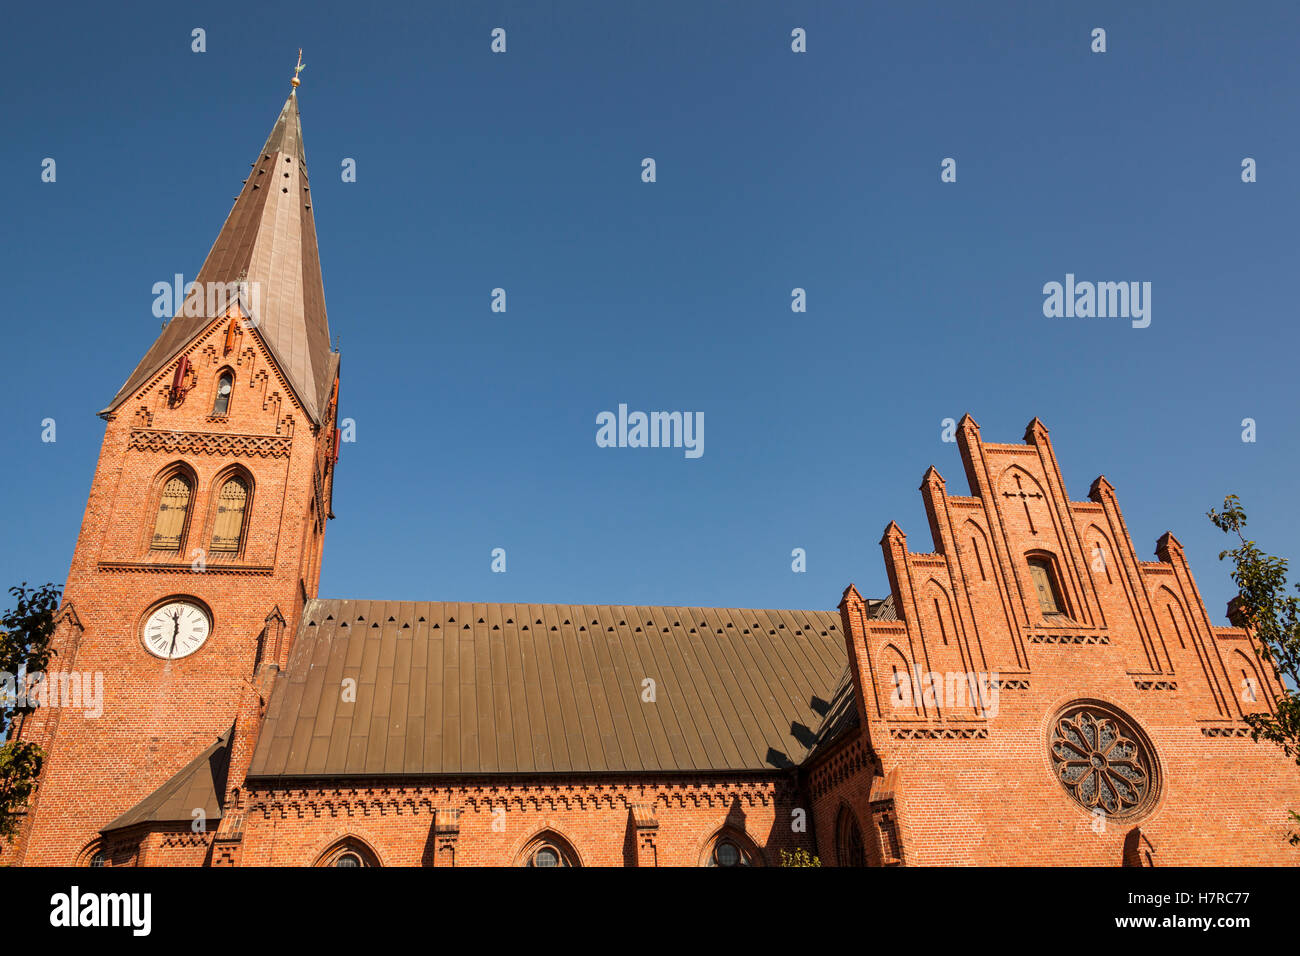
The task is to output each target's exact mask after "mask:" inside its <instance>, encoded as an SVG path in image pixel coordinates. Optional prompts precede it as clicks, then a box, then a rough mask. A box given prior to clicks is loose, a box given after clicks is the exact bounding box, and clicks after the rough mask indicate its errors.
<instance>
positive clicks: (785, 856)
mask: <svg viewBox="0 0 1300 956" xmlns="http://www.w3.org/2000/svg"><path fill="white" fill-rule="evenodd" d="M781 865H782V866H821V865H822V861H821V860H820V859H818V858H817V857H816V856H814V855H813V854H811V853H809V852H808V851H807V850H805V849H804V848H803V847H800V848H799V849H797V850H795V851H794V852H793V853H791V852H790V851H789V850H782V851H781Z"/></svg>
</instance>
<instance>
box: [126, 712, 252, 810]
mask: <svg viewBox="0 0 1300 956" xmlns="http://www.w3.org/2000/svg"><path fill="white" fill-rule="evenodd" d="M233 730H234V728H233V727H231V729H230V730H227V731H226V732H225V733H224V734H222V735H221V736H220V737H218V738H217V739H216V741H215V742H214V743H213V744H212V745H211V746H210V747H208V748H207V749H206V750H204V751H203V752H202V753H201V754H199V755H198V756H197V757H195V758H194V759H193V760H191V761H190V762H189V763H187V764H186V765H185V766H184V767H182V768H181V769H180V770H179V771H177V772H176V773H175V774H174V775H173V776H172V777H171V778H170V779H168V780H167V782H166V783H164V784H163V785H162V786H161V787H159V788H158V789H157V790H155V791H154V792H153V793H151V794H149V796H147V797H145V798H144V799H143V800H141V801H140V802H139V803H137V804H136V805H135V806H134V807H132V808H131V809H130V810H127V811H126V812H125V813H123V814H122V815H121V816H119V817H118V818H117V819H115V820H114V821H113V822H112V823H110V824H108V825H107V826H106V827H104V828H103V830H101V831H100V832H101V833H108V832H109V831H111V830H121V829H124V828H125V827H130V826H135V825H136V824H138V823H176V822H184V823H191V822H193V820H194V811H195V810H202V811H203V812H204V814H206V819H207V821H208V823H209V824H210V823H212V822H213V821H215V820H220V819H221V804H222V801H223V800H224V799H225V795H226V773H227V771H228V769H229V767H230V735H231V733H232V731H233Z"/></svg>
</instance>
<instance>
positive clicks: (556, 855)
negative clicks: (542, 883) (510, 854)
mask: <svg viewBox="0 0 1300 956" xmlns="http://www.w3.org/2000/svg"><path fill="white" fill-rule="evenodd" d="M519 865H520V866H577V865H578V858H577V855H576V854H575V853H574V852H573V848H572V847H571V846H569V845H568V843H566V842H565V841H564V840H562V839H561V838H560V837H558V836H556V835H555V834H554V833H543V834H541V835H540V836H537V837H535V838H534V839H533V840H531V841H530V842H529V843H528V845H527V846H526V847H524V851H523V852H522V853H521V854H520V855H519Z"/></svg>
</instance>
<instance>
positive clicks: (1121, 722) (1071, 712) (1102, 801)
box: [1048, 701, 1158, 817]
mask: <svg viewBox="0 0 1300 956" xmlns="http://www.w3.org/2000/svg"><path fill="white" fill-rule="evenodd" d="M1048 748H1049V752H1050V755H1051V761H1052V770H1053V771H1054V772H1055V774H1056V779H1057V780H1058V781H1060V783H1061V786H1063V787H1065V790H1066V792H1067V793H1069V795H1070V796H1071V797H1073V798H1074V801H1075V802H1076V803H1078V804H1079V805H1080V806H1081V807H1083V808H1084V809H1085V810H1091V811H1094V812H1096V811H1098V810H1100V811H1103V812H1105V814H1106V815H1107V816H1111V817H1130V816H1136V815H1137V814H1139V813H1142V812H1143V811H1145V810H1146V809H1147V808H1148V807H1149V806H1150V804H1151V802H1152V801H1153V800H1154V799H1155V796H1156V793H1157V790H1158V787H1157V784H1158V780H1157V773H1158V768H1157V766H1156V762H1155V759H1154V753H1153V751H1152V749H1151V744H1150V742H1149V741H1148V740H1147V738H1146V735H1145V734H1143V733H1142V732H1141V731H1140V730H1138V729H1137V727H1136V725H1134V724H1133V722H1132V721H1130V720H1129V719H1128V718H1127V717H1125V716H1123V715H1122V714H1120V713H1119V712H1118V711H1115V710H1112V709H1111V708H1109V707H1106V706H1104V705H1102V704H1099V703H1094V702H1091V701H1089V702H1083V703H1075V704H1071V705H1069V706H1068V707H1066V708H1065V709H1064V710H1063V711H1061V713H1060V714H1059V715H1057V717H1056V720H1055V721H1054V722H1053V724H1052V730H1051V734H1050V737H1049V740H1048Z"/></svg>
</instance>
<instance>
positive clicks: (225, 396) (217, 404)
mask: <svg viewBox="0 0 1300 956" xmlns="http://www.w3.org/2000/svg"><path fill="white" fill-rule="evenodd" d="M234 387H235V376H234V375H232V374H231V373H230V372H228V371H227V372H222V373H221V377H220V378H218V379H217V397H216V400H215V401H214V402H213V403H212V414H213V415H224V414H226V412H227V411H228V410H229V409H230V392H231V391H232V390H233V389H234Z"/></svg>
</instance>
